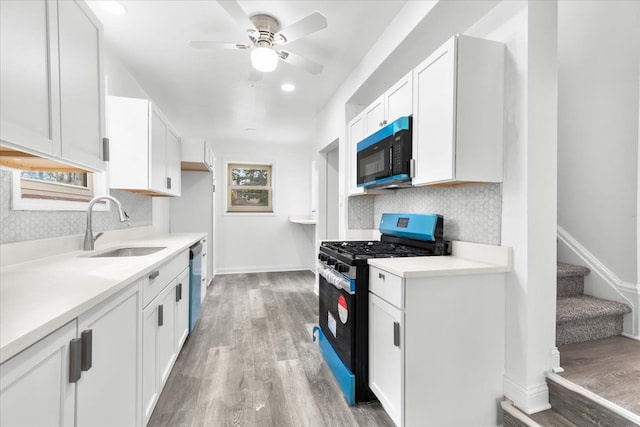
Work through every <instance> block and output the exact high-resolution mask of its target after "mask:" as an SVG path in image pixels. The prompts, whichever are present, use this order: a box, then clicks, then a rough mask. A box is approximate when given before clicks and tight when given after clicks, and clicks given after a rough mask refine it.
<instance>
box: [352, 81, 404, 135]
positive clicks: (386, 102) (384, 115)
mask: <svg viewBox="0 0 640 427" xmlns="http://www.w3.org/2000/svg"><path fill="white" fill-rule="evenodd" d="M412 83H413V71H410V72H408V73H407V74H406V75H405V76H404V77H402V78H401V79H400V80H399V81H398V82H396V83H395V84H394V85H393V86H391V87H390V88H389V89H388V90H387V91H386V92H385V93H383V94H382V95H381V96H380V97H379V98H378V99H376V100H375V101H374V102H372V103H371V104H370V105H369V106H368V107H367V108H365V110H364V113H363V114H364V135H365V136H369V135H371V134H372V133H374V132H375V131H377V130H378V129H380V128H382V127H384V126H386V125H388V124H389V123H391V122H393V121H394V120H396V119H398V118H400V117H402V116H410V115H411V113H412V111H413V100H412V98H413V84H412Z"/></svg>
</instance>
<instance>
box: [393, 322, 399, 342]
mask: <svg viewBox="0 0 640 427" xmlns="http://www.w3.org/2000/svg"><path fill="white" fill-rule="evenodd" d="M393 345H395V346H396V347H400V323H398V322H393Z"/></svg>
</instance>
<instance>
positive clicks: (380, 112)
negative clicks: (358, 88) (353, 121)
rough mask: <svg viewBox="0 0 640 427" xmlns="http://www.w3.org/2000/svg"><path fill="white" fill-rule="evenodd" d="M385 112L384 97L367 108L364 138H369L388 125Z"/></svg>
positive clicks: (364, 114)
mask: <svg viewBox="0 0 640 427" xmlns="http://www.w3.org/2000/svg"><path fill="white" fill-rule="evenodd" d="M386 116H387V115H386V112H385V111H384V95H382V96H380V97H379V98H378V99H376V100H375V101H373V103H371V105H369V106H368V107H367V108H365V110H364V112H363V117H364V137H367V136H369V135H371V134H372V133H374V132H375V131H377V130H378V129H380V128H381V127H382V126H384V125H385V124H386V122H385V117H386Z"/></svg>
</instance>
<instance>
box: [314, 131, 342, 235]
mask: <svg viewBox="0 0 640 427" xmlns="http://www.w3.org/2000/svg"><path fill="white" fill-rule="evenodd" d="M339 146H340V144H339V142H338V140H337V139H336V140H335V141H333V142H332V143H330V144H329V145H327V146H326V147H325V148H323V149H322V150H320V162H319V165H318V172H319V174H318V175H319V184H320V185H319V187H320V188H319V190H320V191H319V194H318V196H319V208H320V209H319V211H320V212H319V215H318V238H319V239H320V240H337V239H338V238H339V237H340V225H339V224H340V221H339V218H340V207H339V203H340V186H339V170H340V148H339Z"/></svg>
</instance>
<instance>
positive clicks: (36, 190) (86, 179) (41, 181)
mask: <svg viewBox="0 0 640 427" xmlns="http://www.w3.org/2000/svg"><path fill="white" fill-rule="evenodd" d="M20 190H21V197H22V198H23V199H48V200H76V201H77V200H81V201H89V200H91V199H92V198H93V174H91V173H86V172H43V171H37V172H36V171H29V172H20Z"/></svg>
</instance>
